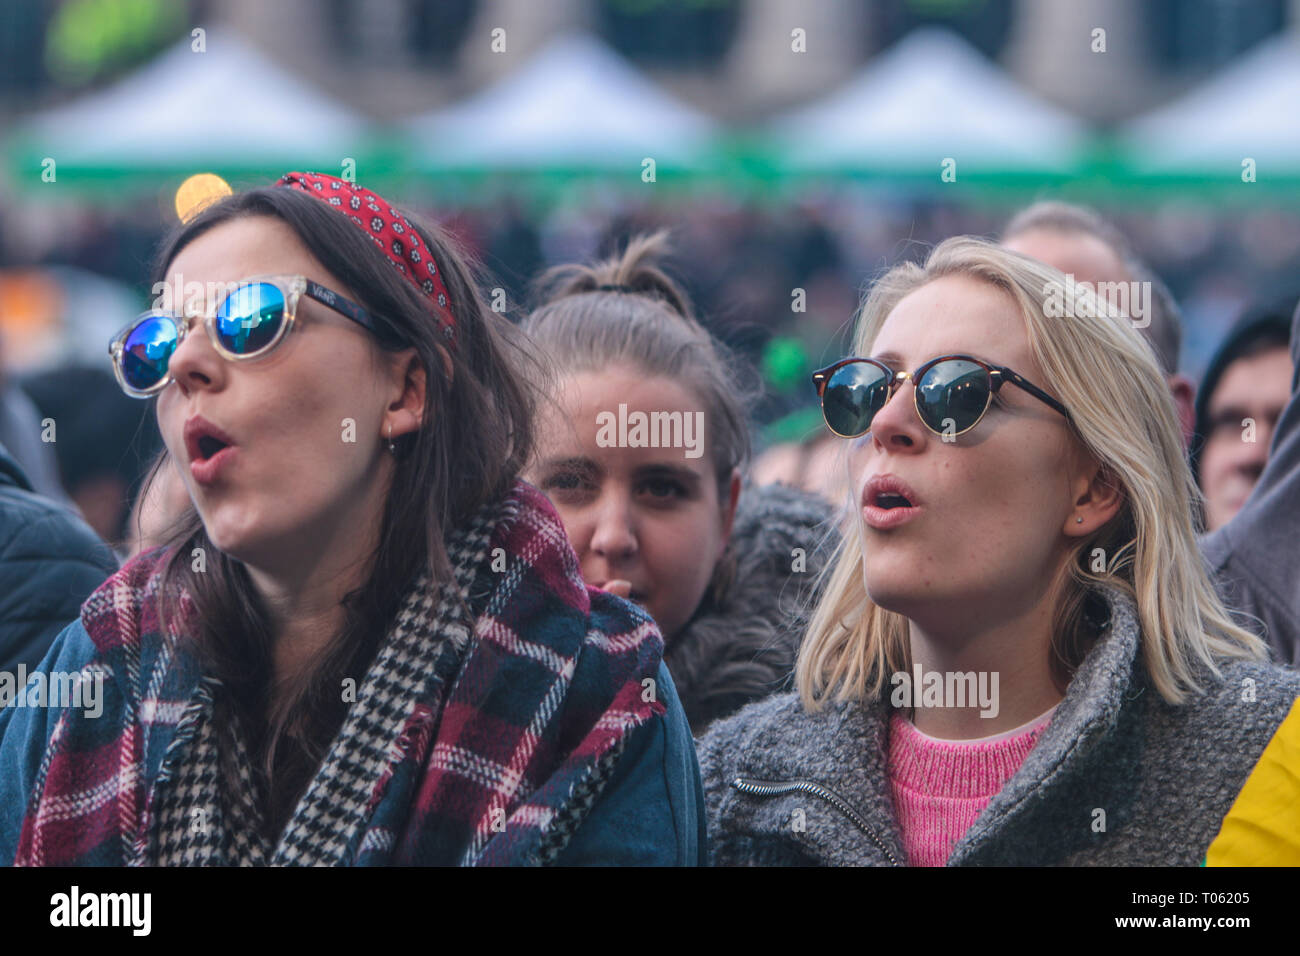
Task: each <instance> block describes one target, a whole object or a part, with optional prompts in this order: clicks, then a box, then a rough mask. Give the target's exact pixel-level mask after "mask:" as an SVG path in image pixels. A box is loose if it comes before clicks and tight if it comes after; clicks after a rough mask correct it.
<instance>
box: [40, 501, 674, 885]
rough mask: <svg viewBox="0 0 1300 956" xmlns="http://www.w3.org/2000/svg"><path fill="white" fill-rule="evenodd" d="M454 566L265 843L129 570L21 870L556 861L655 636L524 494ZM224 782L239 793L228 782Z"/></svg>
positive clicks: (52, 766)
mask: <svg viewBox="0 0 1300 956" xmlns="http://www.w3.org/2000/svg"><path fill="white" fill-rule="evenodd" d="M448 554H449V556H450V557H451V563H452V567H453V575H452V578H451V579H450V580H449V581H447V582H446V583H445V584H444V585H443V586H442V587H440V588H439V587H434V586H432V585H431V583H430V580H429V577H428V575H427V574H425V575H423V576H422V577H421V578H420V580H419V581H418V582H417V583H416V585H415V586H413V587H412V588H411V590H410V591H409V592H408V594H407V596H406V598H405V600H404V603H403V605H402V609H401V611H400V612H399V613H398V615H397V617H396V619H395V621H394V624H393V626H392V627H391V629H390V633H389V635H388V636H387V638H386V639H385V641H384V642H383V643H382V645H381V647H380V650H379V652H378V653H377V655H376V658H375V660H374V662H373V663H372V665H371V666H370V668H369V670H368V671H367V673H366V675H365V677H364V678H363V679H362V680H361V681H360V682H359V686H358V690H357V699H356V702H355V703H354V704H352V705H351V707H350V708H349V710H348V713H347V716H346V717H345V719H344V723H343V726H342V728H341V729H340V731H339V733H338V735H337V737H336V738H335V739H334V741H333V743H332V744H331V746H330V747H329V749H328V752H327V755H326V757H325V759H324V760H323V762H322V764H321V766H320V768H319V770H318V771H317V773H316V775H315V777H314V778H313V780H312V782H311V783H310V784H309V786H308V788H307V790H306V792H305V793H304V795H303V797H302V799H301V800H300V801H299V803H298V805H297V807H296V808H295V809H294V811H293V813H292V815H291V817H290V820H289V823H288V824H287V826H286V827H285V830H284V832H283V833H282V834H281V836H280V838H279V840H278V842H277V843H276V844H275V845H270V844H269V843H267V842H265V841H264V840H263V837H262V836H261V833H262V829H261V817H260V810H259V809H258V801H257V799H256V797H255V790H254V785H253V775H252V772H251V765H250V762H249V758H248V753H247V751H246V749H245V747H244V745H243V742H242V740H241V738H240V735H239V732H238V729H237V728H235V727H233V726H231V725H229V723H228V722H227V723H222V721H221V719H220V716H219V715H221V714H222V713H223V710H222V708H219V707H217V706H216V702H217V701H218V700H219V699H220V693H221V688H220V685H219V684H218V683H217V682H216V681H215V680H213V679H211V678H207V677H205V676H204V675H202V674H201V673H200V671H199V668H198V666H197V664H196V663H195V661H194V659H193V657H192V656H191V655H188V654H186V653H185V651H184V643H185V642H184V639H183V637H182V638H180V639H178V640H174V641H171V640H164V639H163V637H162V635H161V634H160V633H159V631H160V628H159V627H158V623H157V622H158V616H157V611H158V609H157V604H158V594H157V583H158V576H157V570H158V568H159V566H160V564H161V555H157V554H155V555H150V556H145V558H142V559H138V560H137V561H135V562H132V563H131V564H130V565H128V566H127V567H126V568H124V569H123V570H122V571H120V572H119V573H118V574H117V575H115V576H114V577H113V578H110V579H109V581H108V582H106V583H105V584H104V585H103V586H102V587H101V588H100V589H99V590H98V591H97V592H96V593H95V594H94V595H92V597H91V598H90V599H89V600H88V601H87V603H86V606H85V607H84V608H83V612H82V616H83V622H84V624H85V626H86V630H87V632H88V633H89V634H90V636H91V638H92V640H93V641H94V643H95V645H96V647H97V648H98V650H99V651H100V656H99V658H97V660H96V662H95V663H97V664H98V665H99V666H101V667H103V668H104V669H105V670H106V671H107V672H108V674H109V675H110V678H111V679H110V680H106V694H105V697H106V704H105V712H104V714H103V715H102V717H101V718H100V719H99V720H90V719H87V718H84V716H83V715H82V712H80V711H69V712H67V713H65V714H63V715H61V717H60V718H59V722H58V724H57V726H56V728H55V731H54V733H53V735H52V737H51V739H50V743H49V747H48V749H47V753H46V755H45V758H44V760H43V761H42V764H41V769H40V772H39V774H38V777H37V783H36V787H35V789H34V793H33V796H32V800H31V803H30V804H29V807H28V812H27V816H26V818H25V821H24V826H23V833H22V837H21V841H20V845H19V853H18V858H17V860H16V861H15V862H17V863H20V864H24V863H26V864H52V865H66V864H76V863H101V864H102V863H124V864H128V865H150V864H162V865H205V864H218V865H220V864H225V865H260V864H272V865H337V864H350V865H384V864H462V865H484V864H512V863H529V864H541V863H547V862H551V861H553V860H554V859H555V858H556V857H557V855H558V854H559V853H560V852H561V851H562V850H563V848H564V847H565V845H567V843H568V840H569V838H570V837H571V836H572V834H573V833H574V832H575V830H576V829H577V827H578V826H580V825H581V823H582V821H583V819H584V817H585V814H586V812H587V810H588V809H589V808H590V807H591V806H592V805H593V804H594V802H595V801H596V799H597V798H598V797H599V796H600V793H601V792H602V789H603V787H604V785H605V783H606V782H607V781H608V779H609V777H610V775H611V774H612V771H613V768H614V766H615V764H616V762H617V759H618V756H619V754H620V753H621V751H622V748H623V744H624V743H625V741H626V739H627V735H628V734H629V733H630V732H631V731H632V730H634V729H636V728H637V727H639V726H641V725H643V724H645V723H646V722H648V721H649V720H650V719H652V718H653V717H655V716H657V715H660V714H662V713H663V712H664V707H663V704H662V703H660V702H658V701H645V700H643V695H642V681H643V680H645V679H646V678H654V677H655V676H656V673H657V669H658V665H659V661H660V658H661V655H662V640H661V638H660V636H659V634H658V631H657V629H656V628H655V626H654V624H653V622H651V621H650V619H649V618H647V617H646V616H645V615H644V614H643V613H642V612H641V611H640V610H639V609H637V608H635V607H633V606H632V605H629V604H627V603H625V602H622V601H619V600H618V599H615V598H612V597H611V596H609V595H607V594H604V593H602V592H599V591H589V590H588V589H587V588H586V587H585V585H584V584H583V583H582V579H581V575H580V573H579V571H578V567H577V561H576V558H575V557H574V555H573V552H572V550H571V549H570V548H569V546H568V542H567V539H566V538H565V535H564V529H563V527H562V526H561V524H560V522H559V519H558V517H557V516H556V515H555V513H554V511H553V509H552V508H551V505H550V503H549V502H548V501H547V500H546V499H545V498H544V497H543V496H542V495H541V494H540V493H539V492H537V491H536V489H533V488H532V487H531V486H528V485H526V484H524V483H522V482H520V483H518V484H517V485H516V486H515V488H514V490H513V491H512V493H511V494H510V495H509V496H508V497H507V498H506V499H505V500H504V501H503V502H498V503H496V504H494V505H493V506H490V507H488V508H485V509H484V510H483V511H482V512H480V514H479V515H477V516H475V517H474V518H473V519H472V520H471V521H469V522H467V523H466V524H465V525H464V526H463V527H462V528H461V529H459V530H458V531H457V533H455V534H454V535H452V536H450V537H449V539H448ZM502 568H504V570H502ZM466 609H468V610H469V612H470V613H469V615H466V613H465V611H466ZM110 686H111V687H112V688H113V689H114V691H115V693H108V692H107V691H108V688H109V687H110ZM228 769H233V770H234V771H235V774H236V775H237V777H238V779H239V781H240V785H239V786H238V787H233V788H228V787H226V786H224V785H223V784H222V781H223V780H224V779H226V777H227V776H228V774H227V772H226V771H227V770H228Z"/></svg>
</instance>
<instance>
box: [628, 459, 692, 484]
mask: <svg viewBox="0 0 1300 956" xmlns="http://www.w3.org/2000/svg"><path fill="white" fill-rule="evenodd" d="M636 476H637V478H641V479H645V478H675V479H677V480H678V481H680V482H683V483H684V484H689V485H691V486H694V485H698V484H699V483H700V475H699V472H697V471H694V470H692V469H691V468H688V467H687V466H685V465H669V464H654V465H642V466H641V467H639V468H637V469H636Z"/></svg>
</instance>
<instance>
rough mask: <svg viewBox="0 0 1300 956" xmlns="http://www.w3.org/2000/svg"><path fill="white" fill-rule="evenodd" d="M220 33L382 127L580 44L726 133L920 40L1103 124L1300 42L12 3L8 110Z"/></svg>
mask: <svg viewBox="0 0 1300 956" xmlns="http://www.w3.org/2000/svg"><path fill="white" fill-rule="evenodd" d="M128 9H129V10H130V11H132V16H134V17H135V18H136V20H137V22H129V21H127V20H126V13H125V11H127V10H128ZM151 11H152V12H151ZM218 24H219V25H224V26H228V27H230V28H233V29H234V30H235V31H237V32H238V33H239V34H240V35H241V36H243V37H244V38H245V39H247V40H248V41H249V42H251V43H253V44H255V45H256V46H258V47H259V48H261V49H262V50H263V51H264V52H267V53H269V54H271V55H273V56H274V57H275V58H276V59H277V60H278V61H280V62H281V63H282V64H285V65H287V66H290V67H291V68H293V69H294V70H295V71H297V72H299V73H300V74H302V75H303V76H305V77H306V78H308V79H309V80H310V81H312V82H313V83H315V84H316V85H317V86H319V87H321V88H322V89H324V90H326V91H328V92H330V93H332V94H334V95H335V96H337V97H339V98H340V99H341V100H343V101H344V102H347V103H349V104H351V105H352V106H354V107H356V108H358V109H362V110H365V111H367V112H369V113H370V114H371V115H373V116H376V117H378V118H380V119H394V118H398V117H402V116H405V115H409V114H412V113H415V112H419V111H421V110H425V109H430V108H433V107H436V106H440V105H443V104H445V103H448V102H452V101H454V100H456V99H457V98H459V97H462V96H464V95H466V94H467V93H469V92H472V91H473V90H476V89H478V88H480V87H482V86H483V85H484V84H486V83H488V82H490V81H491V80H492V79H494V78H495V77H498V76H501V75H503V74H505V73H508V72H509V71H510V70H511V69H513V68H514V67H515V66H517V65H518V64H519V63H520V62H521V61H522V60H523V59H525V58H527V57H528V56H529V55H530V54H531V53H533V52H535V51H536V50H537V49H539V48H540V47H541V46H543V45H544V44H545V43H546V42H547V41H548V40H549V39H551V38H553V37H555V36H558V35H560V34H562V33H565V32H569V31H572V30H587V31H592V32H595V33H597V34H599V35H601V36H602V37H604V38H605V39H606V41H607V42H609V43H610V44H611V45H613V46H614V47H615V48H616V49H618V50H620V51H621V52H622V53H623V54H624V55H626V56H628V57H629V58H630V59H632V60H633V61H634V62H636V63H637V64H638V65H639V66H640V67H641V68H643V69H645V70H646V71H647V72H649V73H650V74H651V75H652V76H653V77H654V78H655V79H656V80H658V81H659V82H661V83H663V84H664V85H666V86H668V87H669V88H670V89H672V90H674V91H675V92H677V93H678V94H679V95H681V96H683V97H684V98H686V99H688V100H689V101H691V102H693V103H694V104H695V105H697V106H699V107H700V108H702V109H704V110H706V111H707V112H709V113H711V114H713V115H714V116H717V117H718V118H720V119H723V120H727V121H745V120H750V119H754V118H760V117H762V116H764V115H767V114H769V113H771V112H773V111H776V110H779V109H781V108H783V107H786V106H789V105H791V104H793V103H796V102H800V101H804V100H808V99H811V98H812V97H815V96H817V95H818V94H820V93H823V92H825V91H826V90H828V89H831V88H833V87H835V86H836V85H838V84H840V83H842V82H844V81H845V80H847V79H848V78H849V77H851V76H852V75H853V74H854V73H855V72H856V71H857V70H859V69H861V68H862V66H863V65H864V64H865V63H867V62H868V61H869V60H870V58H871V56H872V55H873V54H875V53H876V52H878V51H880V50H882V49H884V48H886V47H888V46H889V45H891V44H892V43H893V42H895V41H896V40H897V39H899V38H900V37H901V36H903V35H904V34H905V33H907V32H908V31H909V30H911V29H913V28H916V27H918V26H923V25H946V26H949V27H951V28H952V29H954V30H956V31H957V32H959V33H961V34H962V35H963V36H965V37H966V39H967V40H969V41H970V42H971V43H973V44H974V45H975V46H976V47H977V48H979V49H980V50H981V51H983V52H984V53H985V54H986V55H987V56H989V57H991V58H992V59H995V60H996V61H998V62H999V63H1000V64H1001V65H1002V66H1004V67H1005V68H1006V69H1008V70H1009V71H1010V72H1011V73H1012V74H1013V75H1014V76H1015V77H1017V78H1018V79H1019V80H1020V81H1021V82H1022V83H1024V84H1025V85H1026V86H1028V87H1030V88H1031V89H1034V90H1036V91H1037V92H1039V93H1040V94H1041V95H1043V96H1045V97H1046V98H1048V99H1050V100H1052V101H1054V102H1056V103H1058V104H1059V105H1061V106H1064V107H1066V108H1068V109H1071V110H1073V111H1075V112H1076V113H1078V114H1079V115H1080V116H1083V117H1085V118H1087V119H1091V120H1094V121H1098V122H1102V123H1109V122H1115V121H1119V120H1123V119H1126V118H1128V117H1129V116H1132V115H1135V114H1137V113H1140V112H1142V111H1143V110H1145V109H1148V108H1150V107H1151V106H1153V105H1155V104H1157V103H1159V102H1162V101H1164V100H1166V99H1169V98H1171V97H1172V96H1174V95H1176V94H1177V93H1179V92H1180V91H1181V90H1182V89H1184V88H1185V87H1187V86H1188V85H1190V84H1192V83H1194V82H1195V81H1197V80H1198V79H1201V78H1203V77H1204V76H1205V75H1207V74H1208V73H1209V72H1211V71H1213V70H1214V69H1215V68H1217V67H1219V66H1221V65H1223V64H1224V63H1226V62H1227V61H1228V60H1230V59H1232V58H1233V57H1234V56H1236V55H1238V54H1240V53H1242V52H1244V51H1245V50H1247V49H1249V48H1250V47H1251V46H1253V45H1254V44H1256V43H1258V42H1259V41H1260V40H1262V39H1264V38H1266V37H1268V36H1271V35H1273V34H1276V33H1278V32H1281V31H1283V30H1300V0H1088V2H1080V0H545V2H539V0H276V2H274V3H267V2H265V0H130V2H129V3H128V2H127V0H13V2H8V3H6V4H4V5H3V9H0V64H3V65H2V66H0V103H3V109H4V112H6V113H9V114H10V115H13V114H15V113H21V112H25V111H26V110H27V109H32V108H39V107H40V106H42V105H45V104H46V103H48V102H50V101H52V100H57V99H59V98H61V97H62V96H64V95H71V94H72V93H74V92H75V91H76V88H78V87H79V88H84V87H85V85H86V84H87V83H92V84H93V83H94V82H97V81H98V80H100V79H104V80H106V79H109V78H111V74H112V73H113V72H114V71H115V70H118V69H119V68H125V67H128V66H130V65H131V64H132V63H133V62H135V61H137V60H138V59H140V58H142V57H145V56H147V55H148V54H149V53H150V52H151V51H150V50H149V47H150V46H151V45H152V46H153V47H154V50H153V52H156V50H157V49H160V48H161V47H163V46H165V45H166V44H167V43H168V42H174V41H175V40H177V39H179V38H180V37H181V36H184V35H187V34H188V33H189V32H190V30H191V29H192V28H193V27H195V26H204V25H218ZM502 31H503V32H502ZM1097 31H1104V32H1102V33H1098V32H1097ZM88 37H98V39H87V38H88Z"/></svg>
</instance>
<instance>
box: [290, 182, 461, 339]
mask: <svg viewBox="0 0 1300 956" xmlns="http://www.w3.org/2000/svg"><path fill="white" fill-rule="evenodd" d="M276 185H277V186H287V187H289V188H290V189H298V190H301V191H302V192H305V193H307V194H308V195H309V196H315V197H316V198H317V199H319V200H320V201H321V202H324V203H328V204H329V205H331V206H333V207H335V208H336V209H338V210H339V211H340V212H344V213H347V216H348V218H349V219H351V220H352V221H353V222H354V223H356V225H357V228H358V229H360V230H361V231H362V232H364V233H365V234H366V235H367V236H369V237H370V238H371V239H373V240H374V241H375V243H376V244H377V245H378V246H379V248H381V249H383V250H384V254H385V255H387V256H388V260H389V261H390V262H391V263H392V264H393V265H394V266H396V267H397V269H398V271H400V272H401V273H402V275H404V276H406V277H407V278H408V279H410V280H411V282H413V283H414V284H415V287H416V288H417V289H419V290H420V291H421V292H422V293H424V295H425V297H426V298H427V299H428V300H429V302H430V303H431V304H432V306H433V311H434V316H435V317H436V318H437V320H438V324H439V325H440V326H442V332H443V336H444V337H445V338H446V339H447V344H448V345H453V344H455V340H456V317H455V315H454V314H453V313H452V311H451V300H450V298H449V297H448V295H447V287H446V286H445V285H443V283H442V276H441V275H440V274H439V272H438V264H437V263H436V262H434V261H433V255H432V253H431V252H430V251H429V250H428V249H424V248H421V247H422V243H421V242H420V236H419V234H418V233H417V232H416V231H415V227H414V226H412V225H411V222H410V220H409V219H407V218H406V217H405V216H403V215H402V214H401V213H400V212H398V211H397V209H396V208H395V207H394V206H392V205H390V204H389V203H388V202H387V201H386V200H384V199H382V198H380V197H379V196H376V195H375V194H374V193H372V192H371V191H370V190H368V189H359V188H358V187H357V186H355V185H354V184H352V183H349V182H347V181H346V180H343V179H338V178H336V177H334V176H329V175H327V174H325V173H285V174H284V175H283V176H281V177H280V179H279V181H278V182H276ZM362 217H365V218H362Z"/></svg>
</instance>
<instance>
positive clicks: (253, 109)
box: [15, 29, 374, 172]
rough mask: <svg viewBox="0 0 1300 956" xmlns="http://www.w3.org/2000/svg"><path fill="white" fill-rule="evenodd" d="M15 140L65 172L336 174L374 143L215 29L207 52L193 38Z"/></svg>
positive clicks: (47, 116) (361, 126) (37, 120)
mask: <svg viewBox="0 0 1300 956" xmlns="http://www.w3.org/2000/svg"><path fill="white" fill-rule="evenodd" d="M15 139H16V140H18V141H19V142H20V143H21V144H22V145H23V148H24V151H25V153H26V155H27V156H29V157H30V156H48V157H51V158H53V159H54V160H55V162H56V163H57V171H59V172H62V171H63V170H64V169H67V168H72V169H77V168H83V169H93V170H99V171H105V172H112V171H118V172H123V171H126V172H129V171H135V170H147V171H157V170H160V169H166V170H172V171H198V170H202V169H206V168H208V167H214V168H215V169H216V170H218V171H220V170H221V169H225V168H232V169H248V168H266V167H270V168H278V169H283V170H288V169H294V168H302V167H304V166H307V167H317V168H322V169H338V168H339V167H340V164H341V163H342V161H343V159H344V158H345V157H353V158H355V157H356V156H357V155H358V153H363V152H365V151H366V150H368V149H369V148H370V145H371V144H373V141H374V138H373V135H372V133H371V131H370V128H369V126H368V124H367V123H365V122H364V121H363V120H362V119H361V118H360V117H359V116H358V115H356V114H354V113H353V112H351V111H350V110H348V109H346V108H345V107H343V106H340V105H339V104H337V103H335V102H334V101H332V100H331V99H330V98H328V97H327V96H325V95H323V94H321V93H318V92H316V91H315V90H313V89H311V88H310V87H308V86H307V85H305V84H304V83H302V81H300V80H298V79H297V78H296V77H294V76H293V75H291V74H290V73H289V72H287V71H286V70H284V69H282V68H281V67H280V66H278V65H277V64H276V63H274V62H273V61H272V60H270V59H268V58H267V57H265V56H263V55H262V54H261V53H259V52H257V51H256V50H254V49H252V48H251V47H249V46H247V45H245V44H244V43H243V42H242V41H240V40H239V39H237V38H236V37H235V35H234V34H231V33H228V32H226V31H223V30H217V29H211V30H209V31H208V32H207V35H206V37H205V49H204V50H203V51H202V52H198V51H194V50H192V49H191V40H190V38H188V37H187V38H185V39H184V40H183V41H182V42H181V43H178V44H177V45H176V46H174V47H173V48H171V49H170V50H168V51H166V52H165V53H163V54H161V55H160V56H158V57H157V58H156V59H154V60H152V61H151V62H150V63H148V64H147V65H145V66H144V67H142V68H141V69H139V70H138V71H136V72H135V73H133V74H131V75H130V76H127V77H126V78H125V79H123V80H121V81H119V82H118V83H116V84H114V85H113V86H111V87H109V88H107V89H105V90H101V91H97V92H94V93H90V94H87V95H86V96H83V97H82V98H80V99H78V100H75V101H73V102H71V103H68V104H66V105H63V106H60V107H56V108H54V109H52V110H50V111H48V112H46V113H44V114H42V115H40V116H37V117H34V118H33V119H32V120H30V121H28V122H27V123H26V124H24V125H23V126H22V127H20V128H19V129H18V130H17V131H16V135H15Z"/></svg>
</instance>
